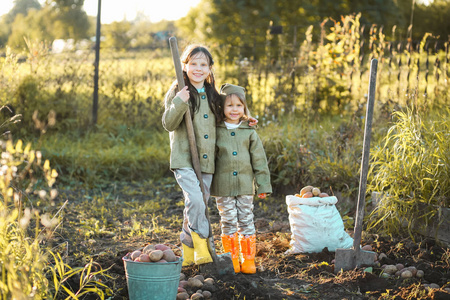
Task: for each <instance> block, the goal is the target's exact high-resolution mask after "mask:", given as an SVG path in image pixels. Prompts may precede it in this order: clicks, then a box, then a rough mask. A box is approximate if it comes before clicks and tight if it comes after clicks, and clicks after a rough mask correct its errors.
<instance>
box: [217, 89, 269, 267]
mask: <svg viewBox="0 0 450 300" xmlns="http://www.w3.org/2000/svg"><path fill="white" fill-rule="evenodd" d="M220 96H221V98H222V102H221V103H222V105H221V106H220V111H221V113H220V114H218V124H217V130H216V139H217V141H216V171H215V173H214V178H213V182H212V185H211V195H213V196H215V198H216V204H217V208H218V210H219V214H220V217H221V223H222V244H223V248H224V250H225V252H231V257H232V260H233V266H234V270H235V272H236V273H239V272H242V273H247V274H254V273H256V267H255V254H256V236H255V225H254V223H253V195H254V194H255V190H256V192H257V194H258V197H259V198H261V199H264V198H266V194H268V193H272V186H271V184H270V172H269V168H268V166H267V159H266V154H265V151H264V148H263V145H262V142H261V140H260V138H259V137H258V134H257V133H256V131H255V129H254V128H252V127H250V126H249V125H248V122H247V120H248V118H249V111H248V108H247V103H246V101H245V89H244V88H243V87H240V86H236V85H232V84H224V85H223V86H222V87H221V89H220ZM238 234H239V236H238ZM239 242H240V246H241V249H240V250H239ZM239 253H241V254H242V262H241V263H240V262H239Z"/></svg>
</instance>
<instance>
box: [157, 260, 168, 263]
mask: <svg viewBox="0 0 450 300" xmlns="http://www.w3.org/2000/svg"><path fill="white" fill-rule="evenodd" d="M157 262H159V263H166V262H167V260H165V259H160V260H159V261H157Z"/></svg>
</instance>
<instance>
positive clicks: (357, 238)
mask: <svg viewBox="0 0 450 300" xmlns="http://www.w3.org/2000/svg"><path fill="white" fill-rule="evenodd" d="M377 66H378V60H376V59H375V58H374V59H372V61H371V63H370V77H369V96H368V99H367V109H366V124H365V128H364V144H363V157H362V161H361V176H360V179H359V193H358V203H357V206H356V220H355V230H354V234H353V249H354V250H356V251H359V248H360V244H361V233H362V223H363V219H364V207H365V203H366V201H365V198H366V185H367V173H368V171H369V154H370V136H371V130H372V116H373V106H374V102H375V87H376V79H377Z"/></svg>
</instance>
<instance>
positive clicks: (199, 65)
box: [184, 52, 211, 89]
mask: <svg viewBox="0 0 450 300" xmlns="http://www.w3.org/2000/svg"><path fill="white" fill-rule="evenodd" d="M184 71H185V72H186V74H187V76H188V78H189V81H190V82H191V84H192V85H193V86H194V87H195V88H197V89H201V88H202V87H203V84H204V82H205V80H206V78H208V76H209V74H210V73H211V66H210V65H209V60H208V58H207V57H206V56H205V54H203V53H201V52H199V53H198V54H197V55H195V56H194V57H192V58H191V59H190V60H189V61H188V62H187V63H186V64H185V65H184Z"/></svg>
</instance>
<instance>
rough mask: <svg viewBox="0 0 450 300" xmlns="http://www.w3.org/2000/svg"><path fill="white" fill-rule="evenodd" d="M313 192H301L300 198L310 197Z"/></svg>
mask: <svg viewBox="0 0 450 300" xmlns="http://www.w3.org/2000/svg"><path fill="white" fill-rule="evenodd" d="M312 196H313V193H312V192H306V193H304V194H303V196H302V198H312Z"/></svg>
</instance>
